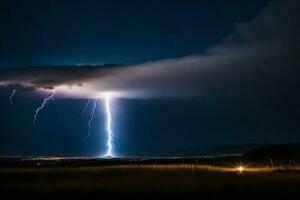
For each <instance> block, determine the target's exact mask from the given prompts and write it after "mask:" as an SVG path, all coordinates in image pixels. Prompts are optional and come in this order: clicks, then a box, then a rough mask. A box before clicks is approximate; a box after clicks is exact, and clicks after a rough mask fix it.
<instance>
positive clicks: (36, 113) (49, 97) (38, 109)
mask: <svg viewBox="0 0 300 200" xmlns="http://www.w3.org/2000/svg"><path fill="white" fill-rule="evenodd" d="M54 93H55V91H54V90H53V92H52V93H51V95H49V96H48V97H47V98H45V99H44V101H43V103H42V105H41V106H40V107H38V108H37V109H36V111H35V114H34V116H33V124H34V125H35V122H36V120H37V117H38V114H39V112H40V111H41V110H43V108H44V107H45V105H46V104H47V102H48V101H49V100H53V96H54Z"/></svg>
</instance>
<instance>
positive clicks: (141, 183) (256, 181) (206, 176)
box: [0, 164, 300, 192]
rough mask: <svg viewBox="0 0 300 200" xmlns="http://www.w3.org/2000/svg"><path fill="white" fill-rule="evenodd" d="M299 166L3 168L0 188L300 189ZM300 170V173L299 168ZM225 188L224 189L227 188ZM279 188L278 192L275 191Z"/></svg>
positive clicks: (147, 190) (122, 189) (94, 189)
mask: <svg viewBox="0 0 300 200" xmlns="http://www.w3.org/2000/svg"><path fill="white" fill-rule="evenodd" d="M299 169H300V168H299V167H294V168H293V169H289V170H287V169H286V168H285V167H280V166H279V167H274V168H267V167H265V168H263V167H260V168H258V167H257V168H251V167H249V166H247V167H244V169H243V172H242V173H241V172H240V170H239V168H238V167H237V166H234V167H230V166H229V167H221V166H212V165H196V164H143V165H138V164H132V165H130V164H124V165H113V166H102V167H65V168H56V167H53V168H50V167H49V168H10V169H0V190H2V191H3V190H4V191H5V190H21V191H38V192H57V191H76V192H87V191H122V192H132V191H133V192H151V191H160V192H168V191H174V192H184V191H203V192H207V191H223V192H227V191H246V190H251V191H261V190H263V191H269V192H279V191H281V192H284V191H287V190H289V191H298V186H299V184H300V171H299ZM298 171H299V172H298ZM224 189H226V191H225V190H224ZM276 189H278V191H277V190H276Z"/></svg>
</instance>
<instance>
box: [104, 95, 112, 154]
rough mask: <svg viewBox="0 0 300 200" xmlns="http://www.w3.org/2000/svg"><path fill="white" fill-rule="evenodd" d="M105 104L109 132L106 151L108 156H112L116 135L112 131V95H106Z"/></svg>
mask: <svg viewBox="0 0 300 200" xmlns="http://www.w3.org/2000/svg"><path fill="white" fill-rule="evenodd" d="M104 104H105V111H106V133H107V143H106V146H107V152H106V157H112V156H113V153H112V148H113V144H112V143H113V140H114V135H113V132H112V128H111V122H112V117H111V110H110V96H109V95H106V96H105V97H104Z"/></svg>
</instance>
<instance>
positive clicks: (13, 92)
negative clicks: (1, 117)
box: [9, 89, 16, 106]
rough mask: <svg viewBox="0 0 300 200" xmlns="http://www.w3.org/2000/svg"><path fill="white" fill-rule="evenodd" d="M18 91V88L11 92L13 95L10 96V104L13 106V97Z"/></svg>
mask: <svg viewBox="0 0 300 200" xmlns="http://www.w3.org/2000/svg"><path fill="white" fill-rule="evenodd" d="M15 93H16V89H14V90H13V91H12V93H11V95H10V96H9V102H10V105H11V106H13V102H12V98H13V97H14V95H15Z"/></svg>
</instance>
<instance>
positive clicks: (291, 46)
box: [0, 0, 300, 98]
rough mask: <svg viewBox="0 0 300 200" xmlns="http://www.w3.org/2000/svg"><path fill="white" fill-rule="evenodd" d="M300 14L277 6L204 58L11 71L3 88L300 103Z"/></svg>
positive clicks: (2, 77)
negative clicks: (62, 87)
mask: <svg viewBox="0 0 300 200" xmlns="http://www.w3.org/2000/svg"><path fill="white" fill-rule="evenodd" d="M299 9H300V3H299V2H298V1H297V0H286V1H274V2H273V3H271V4H270V5H269V6H267V7H266V8H265V9H263V10H262V11H261V12H260V13H259V14H258V16H257V17H256V18H255V19H253V20H252V21H251V22H247V23H238V24H236V31H235V33H233V34H232V35H230V36H228V37H227V38H225V39H224V41H223V42H222V44H220V45H217V46H215V47H212V48H210V49H208V50H207V52H205V53H204V54H202V55H193V56H188V57H184V58H176V59H169V60H162V61H156V62H151V63H145V64H141V65H135V66H119V67H106V66H80V67H78V66H71V67H48V68H30V69H18V70H8V69H7V70H1V73H0V82H2V84H4V85H16V84H17V85H22V87H29V88H55V87H57V86H60V85H66V86H74V85H77V86H79V87H81V88H83V89H85V87H86V90H87V91H90V92H94V93H95V92H103V91H124V92H128V94H129V93H131V92H132V93H133V94H134V95H136V96H140V97H143V96H155V97H157V96H158V97H159V96H177V97H178V96H179V97H180V96H184V95H191V96H199V95H200V96H201V95H205V94H207V93H211V94H214V95H220V96H224V97H226V96H227V97H235V98H253V96H255V97H256V98H259V97H262V96H263V97H266V96H268V97H271V98H277V97H280V98H283V97H289V98H291V97H297V98H298V96H297V92H296V90H297V88H298V85H299V82H300V81H299V80H300V79H299V78H300V77H299V75H300V69H299V64H300V62H299V61H300V55H299V54H300V53H299V52H300V48H299V44H300V41H299V35H300V28H299V27H300V26H299V25H298V19H299V18H300V16H299V12H298V10H299Z"/></svg>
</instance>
